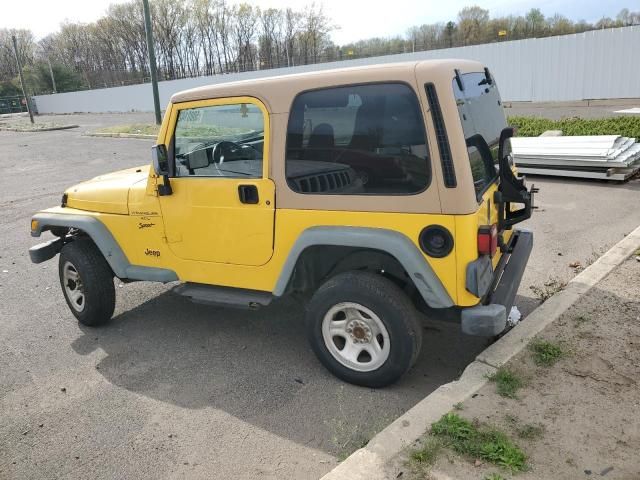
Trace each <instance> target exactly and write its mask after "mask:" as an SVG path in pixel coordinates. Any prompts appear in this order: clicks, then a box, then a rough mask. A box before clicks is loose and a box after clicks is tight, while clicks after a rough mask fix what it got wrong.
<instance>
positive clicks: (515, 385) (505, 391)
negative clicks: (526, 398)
mask: <svg viewBox="0 0 640 480" xmlns="http://www.w3.org/2000/svg"><path fill="white" fill-rule="evenodd" d="M487 378H488V379H489V380H490V381H492V382H494V383H495V384H496V392H497V393H498V395H501V396H503V397H506V398H518V396H517V392H518V390H519V389H520V388H522V387H523V386H524V380H523V379H522V378H521V377H520V376H519V375H518V374H517V373H516V372H514V371H513V370H511V369H509V368H506V367H501V368H499V369H498V371H497V372H495V373H492V374H491V375H489V376H488V377H487Z"/></svg>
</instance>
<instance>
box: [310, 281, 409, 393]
mask: <svg viewBox="0 0 640 480" xmlns="http://www.w3.org/2000/svg"><path fill="white" fill-rule="evenodd" d="M306 323H307V334H308V337H309V341H310V343H311V347H312V348H313V350H314V352H315V353H316V355H317V356H318V358H319V360H320V361H321V362H322V364H323V365H324V366H325V367H326V368H327V369H328V370H329V371H331V372H332V373H333V374H334V375H336V376H337V377H339V378H341V379H343V380H345V381H347V382H350V383H354V384H356V385H363V386H367V387H383V386H385V385H389V384H390V383H393V382H395V381H397V380H398V379H399V378H400V377H401V376H402V375H404V374H405V373H406V372H407V370H409V368H410V367H411V366H412V365H413V363H414V362H415V360H416V359H417V357H418V354H419V352H420V348H421V346H422V330H421V327H420V322H419V318H418V313H417V311H416V310H415V308H414V307H413V305H412V303H411V301H410V300H409V298H408V297H407V296H406V295H405V293H404V292H403V291H402V290H401V289H400V288H399V287H398V286H397V285H396V284H394V283H393V282H392V281H390V280H388V279H386V278H384V277H382V276H381V275H378V274H374V273H370V272H345V273H341V274H339V275H336V276H335V277H333V278H331V279H329V280H328V281H327V282H326V283H325V284H323V285H322V286H321V287H320V288H319V289H318V291H317V292H316V293H315V295H314V296H313V298H312V299H311V301H310V302H309V305H308V307H307V319H306Z"/></svg>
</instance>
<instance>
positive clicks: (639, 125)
mask: <svg viewBox="0 0 640 480" xmlns="http://www.w3.org/2000/svg"><path fill="white" fill-rule="evenodd" d="M508 120H509V125H512V126H514V127H517V129H518V136H520V137H537V136H539V135H540V134H542V133H544V132H545V131H547V130H562V134H563V135H566V136H575V135H622V136H624V137H635V138H640V116H636V115H629V116H624V117H609V118H595V119H584V118H563V119H562V120H549V119H548V118H541V117H509V119H508Z"/></svg>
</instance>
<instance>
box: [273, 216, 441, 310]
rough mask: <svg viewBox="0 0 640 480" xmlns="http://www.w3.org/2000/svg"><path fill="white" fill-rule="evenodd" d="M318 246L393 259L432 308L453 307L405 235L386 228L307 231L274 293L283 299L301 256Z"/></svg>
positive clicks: (328, 228) (423, 259) (279, 279)
mask: <svg viewBox="0 0 640 480" xmlns="http://www.w3.org/2000/svg"><path fill="white" fill-rule="evenodd" d="M315 245H318V246H319V245H333V246H343V247H361V248H371V249H374V250H380V251H382V252H386V253H388V254H390V255H392V256H393V257H394V258H395V259H396V260H398V262H400V264H401V265H402V267H403V268H404V269H405V271H406V272H407V273H408V274H409V275H410V277H411V279H412V280H413V283H414V284H415V286H416V288H417V289H418V291H419V292H420V294H421V295H422V298H423V299H424V301H425V302H426V303H427V305H429V306H430V307H432V308H448V307H452V306H453V305H454V303H453V301H452V300H451V297H450V296H449V293H448V292H447V290H446V289H445V288H444V286H443V285H442V282H440V279H439V278H438V276H437V275H436V274H435V273H434V271H433V269H432V268H431V266H430V265H429V263H428V262H427V261H426V260H425V258H424V256H423V255H422V253H421V252H420V250H418V248H417V247H416V245H415V244H414V243H413V242H412V241H411V240H410V239H409V238H408V237H407V236H406V235H404V234H402V233H400V232H396V231H393V230H386V229H383V228H365V227H342V226H340V227H338V226H331V227H328V226H323V227H312V228H308V229H307V230H305V231H304V232H302V234H301V235H300V236H299V237H298V239H297V240H296V242H295V243H294V245H293V248H291V251H290V252H289V256H288V257H287V260H286V261H285V263H284V266H283V267H282V270H281V272H280V276H279V277H278V281H277V283H276V287H275V289H274V291H273V294H274V295H275V296H282V295H283V294H284V292H285V289H286V288H287V285H288V283H289V279H290V278H291V275H292V274H293V270H294V268H295V266H296V262H297V261H298V257H299V256H300V255H301V254H302V252H303V251H304V250H305V249H306V248H308V247H311V246H315Z"/></svg>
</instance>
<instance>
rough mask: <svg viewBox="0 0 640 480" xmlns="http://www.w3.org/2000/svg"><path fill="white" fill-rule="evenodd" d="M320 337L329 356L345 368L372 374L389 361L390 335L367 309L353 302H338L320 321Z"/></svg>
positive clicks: (380, 321) (376, 317)
mask: <svg viewBox="0 0 640 480" xmlns="http://www.w3.org/2000/svg"><path fill="white" fill-rule="evenodd" d="M322 337H323V340H324V344H325V346H326V347H327V350H329V353H331V355H332V356H333V358H335V359H336V360H337V361H338V362H340V363H341V364H342V365H344V366H345V367H347V368H349V369H351V370H355V371H357V372H371V371H373V370H376V369H378V368H380V367H381V366H382V365H383V364H384V363H385V362H386V361H387V359H388V358H389V352H390V350H391V345H390V342H389V332H388V331H387V328H386V327H385V326H384V323H382V320H380V317H378V315H376V314H375V313H374V312H373V311H372V310H370V309H369V308H367V307H365V306H363V305H360V304H359V303H354V302H343V303H338V304H337V305H334V306H333V307H331V308H330V309H329V310H328V311H327V313H326V314H325V316H324V318H323V320H322Z"/></svg>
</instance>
